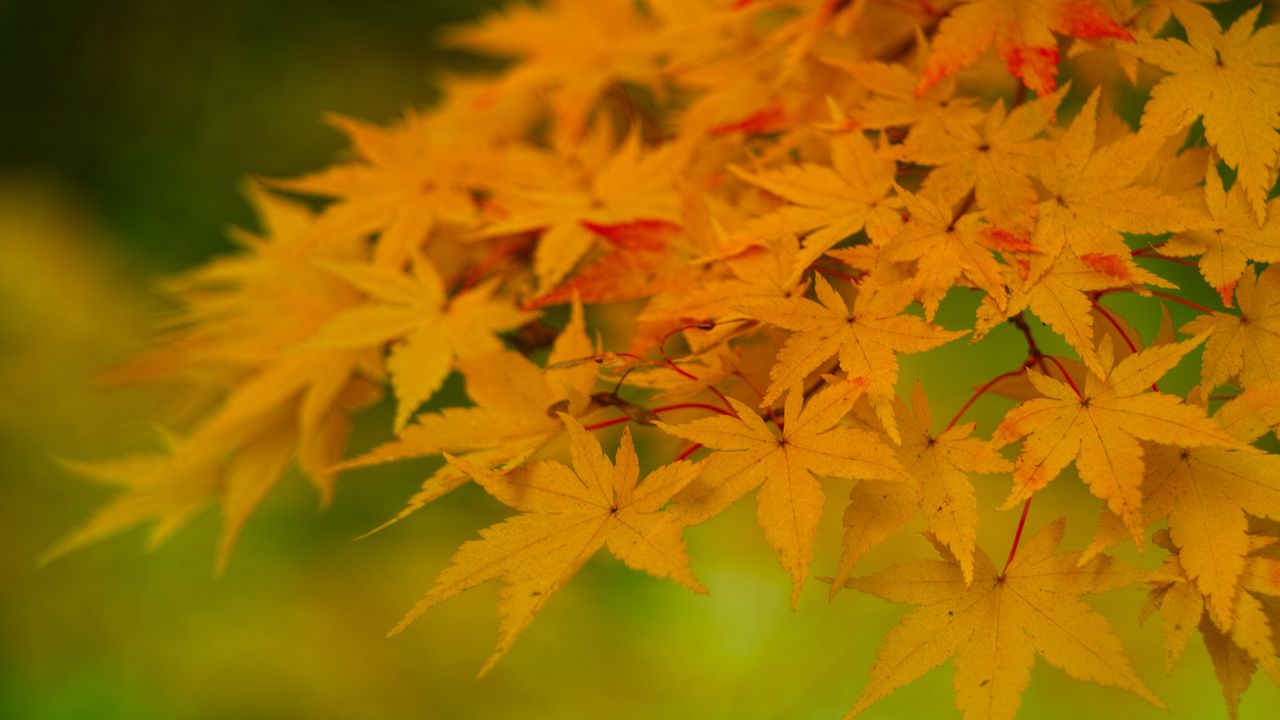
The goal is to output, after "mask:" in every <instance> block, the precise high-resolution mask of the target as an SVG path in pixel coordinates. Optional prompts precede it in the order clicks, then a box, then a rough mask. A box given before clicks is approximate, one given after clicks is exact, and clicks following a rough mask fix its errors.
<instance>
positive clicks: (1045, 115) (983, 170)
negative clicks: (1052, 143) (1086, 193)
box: [901, 88, 1066, 237]
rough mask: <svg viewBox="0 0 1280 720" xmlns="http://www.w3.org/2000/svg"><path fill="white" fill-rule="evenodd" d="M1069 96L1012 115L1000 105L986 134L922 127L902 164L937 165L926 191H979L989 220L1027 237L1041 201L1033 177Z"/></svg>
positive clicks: (956, 194)
mask: <svg viewBox="0 0 1280 720" xmlns="http://www.w3.org/2000/svg"><path fill="white" fill-rule="evenodd" d="M1064 95H1066V88H1063V89H1062V90H1059V91H1057V92H1055V93H1052V94H1049V95H1045V96H1044V97H1041V98H1038V99H1036V100H1035V101H1033V102H1029V103H1025V104H1023V105H1020V106H1018V107H1016V108H1014V109H1013V110H1010V111H1006V110H1005V105H1004V101H1003V100H998V101H996V104H995V105H994V106H993V107H992V108H991V110H990V111H989V112H988V113H987V116H986V119H985V120H984V121H983V123H982V126H981V128H980V129H975V128H973V127H971V126H965V125H958V124H956V125H950V126H947V127H945V128H943V127H938V128H929V127H925V128H921V130H920V132H916V133H912V134H911V135H910V136H908V137H907V140H906V142H904V143H903V145H902V151H901V152H902V159H904V160H907V161H909V162H914V163H919V164H921V165H933V166H936V167H934V169H933V171H932V172H930V173H929V175H928V176H927V177H926V178H925V181H924V188H925V189H926V190H930V191H936V192H938V193H939V194H941V195H944V196H948V197H960V196H962V195H964V194H965V193H967V192H969V191H970V190H973V191H974V197H975V200H976V202H977V206H978V207H979V208H980V209H982V210H986V211H988V215H987V220H989V221H991V222H992V223H994V224H996V225H999V226H1001V227H1005V228H1006V229H1008V230H1010V231H1012V232H1015V233H1016V234H1018V235H1020V236H1023V237H1025V235H1026V234H1027V233H1028V232H1029V230H1030V226H1029V223H1028V222H1027V221H1028V220H1029V219H1033V218H1034V217H1035V205H1036V200H1037V196H1036V190H1035V186H1034V184H1033V183H1032V176H1033V175H1034V174H1035V170H1036V166H1037V160H1038V158H1039V157H1040V156H1042V155H1043V154H1044V152H1045V149H1046V147H1047V145H1048V141H1047V140H1045V139H1044V138H1043V137H1041V136H1042V135H1043V133H1044V130H1045V128H1046V127H1048V126H1049V124H1050V123H1051V122H1053V119H1054V117H1055V114H1056V113H1057V110H1058V105H1059V104H1060V103H1061V102H1062V98H1063V96H1064Z"/></svg>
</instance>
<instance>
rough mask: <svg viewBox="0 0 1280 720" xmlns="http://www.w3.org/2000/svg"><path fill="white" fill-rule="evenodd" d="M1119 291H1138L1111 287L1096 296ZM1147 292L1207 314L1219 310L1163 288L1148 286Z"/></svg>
mask: <svg viewBox="0 0 1280 720" xmlns="http://www.w3.org/2000/svg"><path fill="white" fill-rule="evenodd" d="M1118 292H1136V291H1135V290H1134V289H1133V288H1111V289H1108V290H1102V291H1100V292H1098V293H1096V295H1095V297H1102V296H1104V295H1110V294H1112V293H1118ZM1147 292H1149V293H1151V295H1152V296H1154V297H1159V298H1164V299H1165V300H1171V301H1173V302H1176V303H1178V304H1179V305H1182V306H1184V307H1189V308H1191V309H1192V310H1199V311H1200V312H1202V313H1204V314H1206V315H1209V314H1212V313H1215V312H1218V311H1217V310H1213V309H1212V308H1207V307H1205V306H1204V305H1201V304H1200V303H1197V302H1193V301H1191V300H1187V299H1186V298H1181V297H1178V296H1177V295H1174V294H1172V293H1167V292H1164V291H1163V290H1152V289H1150V288H1147Z"/></svg>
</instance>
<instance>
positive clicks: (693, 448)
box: [675, 443, 702, 462]
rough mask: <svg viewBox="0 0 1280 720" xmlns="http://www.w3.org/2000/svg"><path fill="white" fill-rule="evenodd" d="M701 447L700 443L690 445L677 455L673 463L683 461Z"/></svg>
mask: <svg viewBox="0 0 1280 720" xmlns="http://www.w3.org/2000/svg"><path fill="white" fill-rule="evenodd" d="M701 447H702V443H694V444H692V445H690V446H689V447H687V448H685V449H684V450H683V451H682V452H681V453H680V454H679V455H677V456H676V460H675V461H676V462H680V461H681V460H684V459H685V458H687V457H689V456H690V455H692V454H694V453H695V452H697V451H698V449H699V448H701Z"/></svg>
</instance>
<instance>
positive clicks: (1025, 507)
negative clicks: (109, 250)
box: [1000, 498, 1031, 580]
mask: <svg viewBox="0 0 1280 720" xmlns="http://www.w3.org/2000/svg"><path fill="white" fill-rule="evenodd" d="M1030 511H1031V498H1027V501H1026V502H1024V503H1022V517H1019V518H1018V529H1017V531H1015V532H1014V533H1013V545H1011V546H1010V547H1009V558H1008V559H1007V560H1005V561H1004V569H1003V570H1001V571H1000V579H1001V580H1003V579H1004V575H1005V573H1007V572H1009V566H1010V565H1012V564H1013V556H1014V555H1017V554H1018V543H1019V542H1021V541H1022V529H1023V528H1024V527H1026V525H1027V513H1029V512H1030Z"/></svg>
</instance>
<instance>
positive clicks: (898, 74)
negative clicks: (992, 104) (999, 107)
mask: <svg viewBox="0 0 1280 720" xmlns="http://www.w3.org/2000/svg"><path fill="white" fill-rule="evenodd" d="M826 62H828V63H829V64H831V65H833V66H834V67H837V68H839V69H840V70H842V71H844V72H846V73H848V74H849V76H850V77H852V78H853V79H854V80H855V81H857V83H858V84H859V85H861V86H862V87H864V88H866V89H867V90H868V91H869V92H871V93H872V96H871V97H870V98H867V99H866V100H863V101H862V102H860V103H858V105H857V106H856V107H854V108H852V109H850V110H849V113H848V117H847V119H846V122H845V123H844V124H843V125H842V127H846V128H849V127H852V128H865V129H868V130H878V129H885V128H892V127H906V128H910V130H909V132H911V133H921V134H933V133H943V134H952V135H956V134H959V133H963V132H964V131H965V129H967V128H969V127H972V126H974V125H977V124H978V123H980V122H982V120H983V118H984V117H985V116H986V113H984V112H983V111H982V110H980V109H979V108H977V107H976V106H975V103H974V102H973V100H972V98H967V97H964V96H962V95H956V94H955V83H941V84H938V85H936V86H934V87H932V88H930V89H929V91H928V92H926V93H924V94H923V95H916V83H917V81H918V74H917V73H914V72H912V71H911V70H910V69H909V68H907V67H904V66H902V65H896V64H890V63H883V62H867V61H861V62H844V61H841V60H835V59H832V60H827V61H826Z"/></svg>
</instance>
